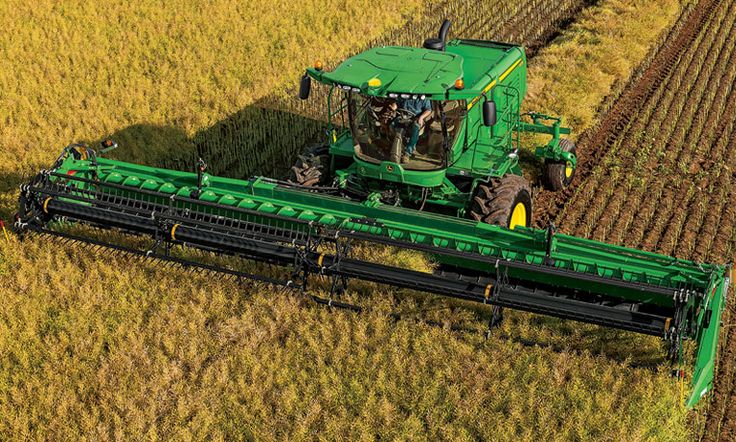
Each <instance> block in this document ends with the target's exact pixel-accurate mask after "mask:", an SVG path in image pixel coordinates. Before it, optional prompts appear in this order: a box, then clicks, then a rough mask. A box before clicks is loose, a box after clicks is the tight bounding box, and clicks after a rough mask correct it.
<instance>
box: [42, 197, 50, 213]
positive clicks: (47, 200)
mask: <svg viewBox="0 0 736 442" xmlns="http://www.w3.org/2000/svg"><path fill="white" fill-rule="evenodd" d="M49 201H51V197H48V198H46V201H44V202H43V213H49Z"/></svg>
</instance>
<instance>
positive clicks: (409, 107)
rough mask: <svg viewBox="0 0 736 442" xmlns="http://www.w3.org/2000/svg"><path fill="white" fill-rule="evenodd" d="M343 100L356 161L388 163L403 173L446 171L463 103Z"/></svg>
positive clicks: (353, 95)
mask: <svg viewBox="0 0 736 442" xmlns="http://www.w3.org/2000/svg"><path fill="white" fill-rule="evenodd" d="M404 97H405V98H402V97H397V98H385V97H367V96H364V95H360V94H358V93H354V92H351V93H350V95H349V97H348V117H349V119H350V130H351V131H352V134H353V140H354V141H355V153H356V155H357V156H358V158H360V159H362V160H364V161H369V162H372V163H380V162H382V161H391V162H393V163H399V164H401V165H402V167H403V168H405V169H413V170H433V169H440V168H443V167H446V160H447V152H448V151H449V150H450V149H451V148H452V144H453V143H454V141H455V137H456V136H457V133H458V132H459V131H460V123H461V122H462V117H463V115H464V112H465V102H464V100H443V101H440V100H429V99H427V98H424V97H421V96H419V97H418V96H413V97H412V96H404Z"/></svg>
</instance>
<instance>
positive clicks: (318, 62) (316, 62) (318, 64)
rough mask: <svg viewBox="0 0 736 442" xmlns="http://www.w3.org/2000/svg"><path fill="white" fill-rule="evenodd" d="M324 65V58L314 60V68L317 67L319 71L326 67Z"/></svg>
mask: <svg viewBox="0 0 736 442" xmlns="http://www.w3.org/2000/svg"><path fill="white" fill-rule="evenodd" d="M324 67H325V65H323V64H322V60H316V61H315V62H314V68H315V69H317V70H318V71H321V70H322V69H324Z"/></svg>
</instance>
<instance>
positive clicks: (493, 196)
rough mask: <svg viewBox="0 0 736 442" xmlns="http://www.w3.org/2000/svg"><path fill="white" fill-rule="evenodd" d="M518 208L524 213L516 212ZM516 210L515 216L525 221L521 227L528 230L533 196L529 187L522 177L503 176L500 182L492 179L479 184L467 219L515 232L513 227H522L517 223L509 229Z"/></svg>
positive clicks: (499, 179)
mask: <svg viewBox="0 0 736 442" xmlns="http://www.w3.org/2000/svg"><path fill="white" fill-rule="evenodd" d="M520 204H521V205H522V206H523V210H524V212H525V213H522V212H520V210H521V209H517V206H518V205H520ZM515 209H517V210H519V212H518V213H517V216H522V218H523V219H524V222H523V225H524V226H525V227H530V226H531V224H532V192H531V189H530V187H529V183H528V182H527V180H526V179H525V178H524V177H522V176H518V175H505V176H504V177H503V178H491V180H490V181H488V182H485V183H480V184H478V186H477V187H476V188H475V192H474V194H473V200H472V201H471V203H470V211H469V213H468V215H469V217H470V218H471V219H474V220H476V221H482V222H484V223H487V224H495V225H498V226H503V227H509V228H514V227H516V225H522V223H520V222H519V221H518V220H516V221H515V224H514V225H512V222H511V221H512V215H513V213H514V210H515Z"/></svg>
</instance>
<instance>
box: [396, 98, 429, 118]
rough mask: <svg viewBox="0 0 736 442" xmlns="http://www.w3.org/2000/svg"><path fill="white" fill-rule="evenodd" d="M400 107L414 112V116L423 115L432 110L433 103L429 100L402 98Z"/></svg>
mask: <svg viewBox="0 0 736 442" xmlns="http://www.w3.org/2000/svg"><path fill="white" fill-rule="evenodd" d="M399 107H400V108H402V109H406V110H408V111H409V112H412V113H413V114H414V115H421V114H422V113H424V112H426V111H431V110H432V103H431V102H430V101H429V99H428V98H425V99H421V98H401V99H399Z"/></svg>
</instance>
